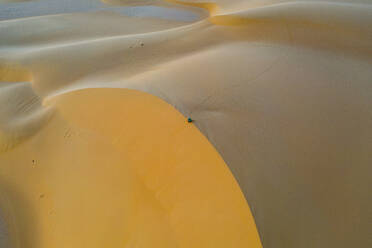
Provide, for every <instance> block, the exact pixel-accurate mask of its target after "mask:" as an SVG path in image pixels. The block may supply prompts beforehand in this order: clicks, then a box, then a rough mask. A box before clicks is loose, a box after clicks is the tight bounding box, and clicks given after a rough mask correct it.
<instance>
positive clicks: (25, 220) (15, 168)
mask: <svg viewBox="0 0 372 248" xmlns="http://www.w3.org/2000/svg"><path fill="white" fill-rule="evenodd" d="M53 103H54V104H55V108H56V111H57V114H56V115H55V117H54V118H52V120H50V122H49V123H48V124H47V126H45V127H44V128H43V129H42V130H41V131H40V132H38V134H36V135H35V136H34V137H33V138H31V139H29V140H27V141H26V142H24V143H22V144H21V145H18V146H17V147H16V148H14V149H13V150H11V151H9V152H7V153H5V154H2V155H1V157H0V164H1V171H0V173H1V174H0V182H1V183H0V185H1V187H0V188H1V191H0V192H1V194H0V195H1V198H0V199H1V202H0V206H1V208H2V211H3V213H4V212H5V214H6V216H7V217H8V218H7V220H8V221H9V224H10V227H11V228H10V229H11V232H10V234H11V237H12V238H13V240H14V242H16V244H17V245H16V246H15V247H30V248H31V247H39V248H41V247H71V248H72V247H163V248H165V247H261V245H260V241H259V238H258V234H257V230H256V228H255V224H254V220H253V218H252V216H251V214H250V211H249V208H248V205H247V203H246V201H245V199H244V197H243V195H242V193H241V191H240V189H239V187H238V185H237V184H236V182H235V180H234V178H233V177H232V175H231V173H230V172H229V170H228V168H227V167H226V165H225V164H224V162H223V160H222V159H221V158H220V156H219V155H218V153H217V152H216V151H215V150H214V149H213V147H212V146H211V145H210V144H209V142H208V141H207V140H206V138H204V137H203V136H202V135H201V134H200V132H199V131H198V130H197V129H196V128H195V126H194V125H193V124H189V123H187V122H186V120H185V118H184V117H183V116H182V115H181V114H179V113H178V112H177V111H176V110H175V109H173V108H172V107H171V106H170V105H168V104H166V103H165V102H163V101H161V100H160V99H158V98H156V97H154V96H151V95H149V94H145V93H140V92H138V91H133V90H117V89H91V90H83V91H76V92H73V93H69V94H67V95H62V96H59V97H58V98H56V99H54V100H53ZM46 104H51V103H50V102H49V103H46Z"/></svg>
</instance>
